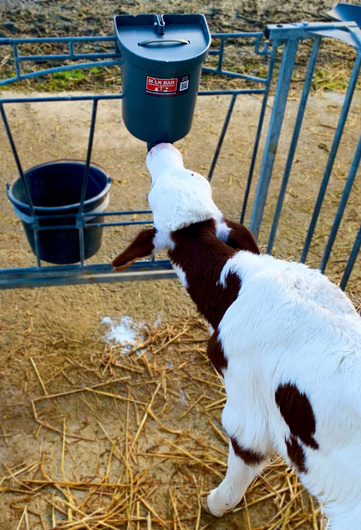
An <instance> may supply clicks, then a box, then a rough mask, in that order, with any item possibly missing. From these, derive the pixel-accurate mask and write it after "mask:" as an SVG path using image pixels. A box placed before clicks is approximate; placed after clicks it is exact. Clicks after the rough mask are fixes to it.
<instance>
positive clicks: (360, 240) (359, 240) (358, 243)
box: [340, 225, 361, 290]
mask: <svg viewBox="0 0 361 530" xmlns="http://www.w3.org/2000/svg"><path fill="white" fill-rule="evenodd" d="M360 247H361V225H360V229H359V231H358V233H357V236H356V239H355V242H354V244H353V247H352V250H351V254H350V255H349V258H348V261H347V264H346V267H345V270H344V273H343V276H342V279H341V282H340V287H341V289H342V290H345V288H346V285H347V282H348V280H349V279H350V275H351V272H352V269H353V267H354V265H355V261H356V258H357V256H358V253H359V251H360Z"/></svg>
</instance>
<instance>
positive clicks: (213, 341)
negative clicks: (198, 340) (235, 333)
mask: <svg viewBox="0 0 361 530" xmlns="http://www.w3.org/2000/svg"><path fill="white" fill-rule="evenodd" d="M207 354H208V357H209V360H210V361H211V363H212V364H213V366H214V368H215V369H216V370H217V372H218V373H219V374H221V375H223V370H225V369H226V368H227V364H228V361H227V359H226V357H225V356H224V351H223V347H222V344H221V341H220V340H219V337H218V330H216V331H215V332H214V333H213V335H212V336H211V338H210V339H209V341H208V347H207Z"/></svg>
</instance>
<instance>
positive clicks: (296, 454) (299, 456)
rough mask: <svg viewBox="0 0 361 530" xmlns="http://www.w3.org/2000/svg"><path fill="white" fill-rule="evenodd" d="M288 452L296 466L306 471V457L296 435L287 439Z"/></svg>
mask: <svg viewBox="0 0 361 530" xmlns="http://www.w3.org/2000/svg"><path fill="white" fill-rule="evenodd" d="M286 447H287V454H288V456H289V457H290V460H291V462H293V464H294V465H295V466H296V469H297V470H298V471H299V472H301V473H306V472H307V468H306V457H305V453H304V451H303V447H302V445H301V444H300V443H299V441H298V440H297V438H296V437H295V436H292V435H291V436H290V438H289V439H288V440H286Z"/></svg>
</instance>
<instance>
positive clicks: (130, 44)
mask: <svg viewBox="0 0 361 530" xmlns="http://www.w3.org/2000/svg"><path fill="white" fill-rule="evenodd" d="M114 26H115V35H116V38H117V43H118V47H119V50H120V53H121V56H122V65H121V73H122V94H123V105H122V111H123V120H124V123H125V125H126V127H127V129H128V130H129V132H130V133H131V134H132V135H133V136H135V137H136V138H139V139H140V140H144V141H145V142H147V143H148V146H152V145H155V144H157V143H160V142H170V143H173V142H175V141H176V140H180V139H181V138H183V137H184V136H185V135H186V134H187V133H188V132H189V130H190V128H191V125H192V119H193V113H194V108H195V104H196V99H197V93H198V84H199V79H200V76H201V71H202V63H203V61H204V60H205V58H206V56H207V53H208V49H209V46H210V43H211V36H210V33H209V29H208V26H207V22H206V19H205V17H204V16H203V15H161V16H158V15H137V16H132V15H117V16H115V17H114Z"/></svg>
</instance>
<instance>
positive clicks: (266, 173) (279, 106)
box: [250, 39, 298, 239]
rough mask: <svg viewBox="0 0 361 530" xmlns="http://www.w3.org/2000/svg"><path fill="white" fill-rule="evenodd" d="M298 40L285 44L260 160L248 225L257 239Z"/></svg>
mask: <svg viewBox="0 0 361 530" xmlns="http://www.w3.org/2000/svg"><path fill="white" fill-rule="evenodd" d="M297 48H298V40H297V39H292V40H289V41H288V42H287V43H286V46H285V49H284V52H283V56H282V62H281V68H280V73H279V77H278V83H277V88H276V95H275V99H274V103H273V109H272V115H271V121H270V125H269V130H268V135H267V140H266V146H265V152H264V156H263V160H262V166H261V173H260V177H259V181H258V186H257V192H256V198H255V201H254V205H253V212H252V217H251V223H250V230H251V231H252V233H253V234H254V235H255V237H256V239H257V238H258V235H259V231H260V228H261V222H262V218H263V212H264V208H265V204H266V198H267V194H268V188H269V184H270V180H271V175H272V169H273V164H274V160H275V156H276V151H277V145H278V140H279V137H280V133H281V127H282V122H283V116H284V112H285V108H286V103H287V95H288V91H289V88H290V84H291V79H292V72H293V68H294V64H295V59H296V53H297Z"/></svg>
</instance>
